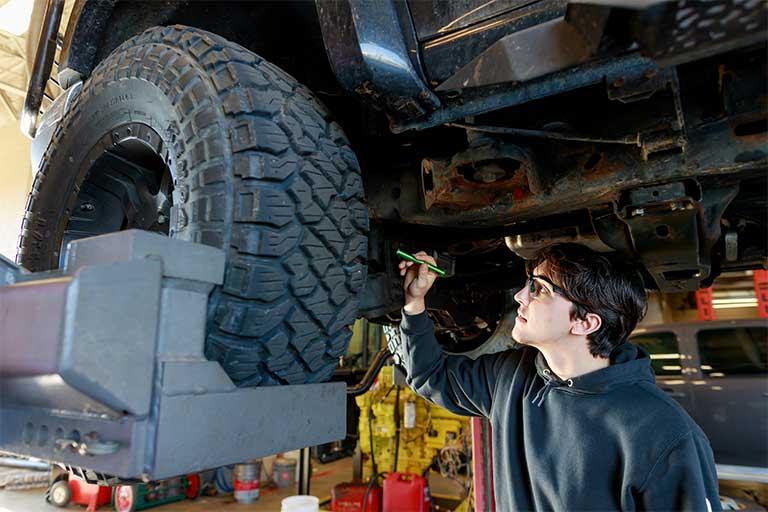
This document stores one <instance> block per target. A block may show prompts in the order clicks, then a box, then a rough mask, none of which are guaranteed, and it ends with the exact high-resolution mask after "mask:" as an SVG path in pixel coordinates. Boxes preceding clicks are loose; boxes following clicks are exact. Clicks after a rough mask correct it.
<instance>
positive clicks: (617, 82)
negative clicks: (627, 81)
mask: <svg viewBox="0 0 768 512" xmlns="http://www.w3.org/2000/svg"><path fill="white" fill-rule="evenodd" d="M611 86H613V87H614V88H616V89H618V88H619V87H623V86H624V77H623V76H620V77H619V78H617V79H615V80H614V81H613V83H612V84H611Z"/></svg>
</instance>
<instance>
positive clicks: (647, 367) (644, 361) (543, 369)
mask: <svg viewBox="0 0 768 512" xmlns="http://www.w3.org/2000/svg"><path fill="white" fill-rule="evenodd" d="M609 361H610V366H608V367H607V368H601V369H599V370H595V371H594V372H590V373H586V374H584V375H579V376H578V377H574V378H572V379H566V380H560V379H558V378H557V377H556V376H555V375H554V374H553V373H552V370H550V369H549V366H548V365H547V361H546V360H545V359H544V356H543V355H542V354H541V352H539V354H538V355H537V356H536V373H537V374H538V375H539V377H541V378H542V379H544V383H545V388H543V389H547V388H549V389H551V388H562V389H563V390H565V391H569V392H573V393H589V394H595V393H606V392H608V391H610V390H611V389H613V388H615V387H616V386H620V385H624V384H632V383H635V382H639V381H646V382H650V383H655V382H656V377H655V375H654V373H653V369H652V368H651V357H650V355H649V354H648V352H646V351H645V350H644V349H643V348H640V347H638V346H637V345H634V344H632V343H630V342H628V341H625V342H624V343H621V344H619V345H617V346H616V347H614V349H613V350H612V351H611V354H610V356H609ZM542 394H543V395H546V391H545V392H544V393H539V395H542ZM542 401H543V397H542V396H538V395H537V398H535V399H534V403H537V402H542ZM537 405H538V404H537Z"/></svg>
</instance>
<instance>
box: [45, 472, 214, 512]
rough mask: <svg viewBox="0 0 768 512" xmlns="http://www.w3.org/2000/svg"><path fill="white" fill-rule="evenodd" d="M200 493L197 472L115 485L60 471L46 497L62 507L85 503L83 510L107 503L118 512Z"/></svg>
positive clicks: (194, 496) (190, 497)
mask: <svg viewBox="0 0 768 512" xmlns="http://www.w3.org/2000/svg"><path fill="white" fill-rule="evenodd" d="M199 494H200V476H199V475H197V474H192V475H187V476H185V477H179V478H172V479H168V480H161V481H158V482H151V483H148V484H124V485H117V486H114V487H112V486H110V485H98V484H91V483H88V482H86V481H85V480H83V479H82V478H80V477H78V476H77V475H75V474H73V473H63V474H62V475H60V476H58V477H56V480H55V481H54V482H53V484H51V486H50V487H49V488H48V492H47V493H46V496H45V499H46V501H48V502H49V503H51V504H52V505H55V506H57V507H61V508H64V507H66V506H68V505H69V504H70V503H77V504H79V505H86V506H87V507H88V508H87V509H86V512H96V509H97V508H99V507H100V506H101V505H109V504H110V503H111V504H112V506H113V507H114V509H115V510H116V511H117V512H134V511H137V510H143V509H145V508H151V507H156V506H158V505H162V504H164V503H171V502H174V501H180V500H184V499H190V500H193V499H195V498H197V497H198V496H199Z"/></svg>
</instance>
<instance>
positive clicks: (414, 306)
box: [399, 251, 437, 315]
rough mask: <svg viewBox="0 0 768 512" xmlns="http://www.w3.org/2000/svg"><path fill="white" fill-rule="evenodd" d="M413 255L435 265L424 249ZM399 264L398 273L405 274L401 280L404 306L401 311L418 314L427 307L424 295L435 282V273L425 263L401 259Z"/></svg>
mask: <svg viewBox="0 0 768 512" xmlns="http://www.w3.org/2000/svg"><path fill="white" fill-rule="evenodd" d="M414 256H415V257H416V259H418V260H421V261H426V262H427V263H429V264H431V265H435V266H437V262H436V261H435V259H434V258H433V257H432V256H430V255H428V254H427V253H425V252H424V251H419V252H417V253H416V254H414ZM399 266H400V275H401V276H405V281H404V282H403V289H404V290H405V306H404V307H403V311H405V312H406V313H407V314H409V315H418V314H419V313H422V312H423V311H425V310H426V309H427V307H426V305H425V304H424V297H425V296H426V295H427V292H428V291H429V289H430V288H431V287H432V284H433V283H434V282H435V279H436V278H437V274H436V273H435V272H432V271H431V270H429V268H428V267H427V266H426V265H419V264H417V263H413V262H412V261H401V262H400V265H399Z"/></svg>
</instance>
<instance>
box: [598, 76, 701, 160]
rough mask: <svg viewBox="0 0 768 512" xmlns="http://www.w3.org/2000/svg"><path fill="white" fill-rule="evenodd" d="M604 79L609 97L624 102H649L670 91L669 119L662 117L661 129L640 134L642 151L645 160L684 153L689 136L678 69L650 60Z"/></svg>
mask: <svg viewBox="0 0 768 512" xmlns="http://www.w3.org/2000/svg"><path fill="white" fill-rule="evenodd" d="M605 81H606V88H607V94H608V98H609V99H611V100H615V101H620V102H622V103H635V102H639V101H646V100H649V99H650V98H651V97H652V96H653V95H654V94H656V93H659V92H661V91H667V90H668V91H670V93H671V96H672V101H671V105H670V106H669V109H670V112H669V116H668V118H667V119H660V122H659V126H660V128H658V129H653V130H649V131H645V132H641V133H640V134H639V135H638V137H639V139H640V144H639V145H640V150H641V154H642V157H643V160H644V161H647V160H648V159H649V158H650V157H651V156H652V155H654V154H658V153H663V152H678V153H685V150H686V149H687V146H688V138H687V135H686V130H685V117H684V116H683V106H682V101H681V99H680V84H679V82H678V79H677V71H676V69H675V68H670V69H662V68H660V67H658V66H657V65H656V64H654V63H648V65H646V66H642V67H636V68H629V69H626V70H623V71H622V72H621V73H613V74H609V75H606V77H605Z"/></svg>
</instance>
